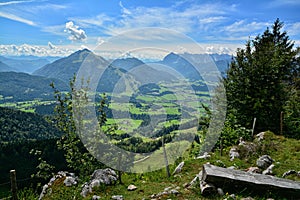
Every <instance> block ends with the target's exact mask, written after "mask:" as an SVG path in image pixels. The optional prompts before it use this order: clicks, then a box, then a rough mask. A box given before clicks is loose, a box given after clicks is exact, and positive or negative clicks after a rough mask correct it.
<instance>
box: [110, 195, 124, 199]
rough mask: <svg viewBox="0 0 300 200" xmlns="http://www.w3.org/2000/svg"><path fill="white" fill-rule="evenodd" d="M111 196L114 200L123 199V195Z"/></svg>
mask: <svg viewBox="0 0 300 200" xmlns="http://www.w3.org/2000/svg"><path fill="white" fill-rule="evenodd" d="M111 198H112V199H114V200H123V199H124V198H123V195H113V196H112V197H111Z"/></svg>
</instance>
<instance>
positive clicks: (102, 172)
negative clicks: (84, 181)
mask: <svg viewBox="0 0 300 200" xmlns="http://www.w3.org/2000/svg"><path fill="white" fill-rule="evenodd" d="M91 180H99V181H100V183H103V184H105V185H111V184H113V183H116V181H117V180H118V176H117V174H116V172H115V171H114V170H112V169H110V168H106V169H97V170H95V171H94V173H93V174H92V178H91Z"/></svg>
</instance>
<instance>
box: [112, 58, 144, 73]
mask: <svg viewBox="0 0 300 200" xmlns="http://www.w3.org/2000/svg"><path fill="white" fill-rule="evenodd" d="M144 64H145V63H144V62H142V61H141V60H139V59H137V58H122V59H116V60H114V61H113V62H112V63H111V65H112V66H114V67H117V68H120V69H125V70H126V71H129V70H130V69H132V68H134V67H138V66H141V65H144Z"/></svg>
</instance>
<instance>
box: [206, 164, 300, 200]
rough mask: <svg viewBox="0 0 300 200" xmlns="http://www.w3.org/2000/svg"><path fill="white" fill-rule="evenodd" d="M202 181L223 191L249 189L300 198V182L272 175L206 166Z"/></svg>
mask: <svg viewBox="0 0 300 200" xmlns="http://www.w3.org/2000/svg"><path fill="white" fill-rule="evenodd" d="M202 180H203V181H205V182H207V183H212V184H213V185H215V186H216V187H220V188H223V189H234V188H236V189H237V188H239V189H241V188H242V189H247V190H251V191H253V192H258V193H259V192H264V193H263V194H266V192H274V193H276V194H279V195H283V196H287V195H289V196H290V197H293V198H295V199H296V198H300V182H299V181H292V180H289V179H283V178H277V177H274V176H270V175H263V174H257V173H249V172H244V171H240V170H234V169H227V168H222V167H217V166H214V165H210V164H204V165H203V170H202Z"/></svg>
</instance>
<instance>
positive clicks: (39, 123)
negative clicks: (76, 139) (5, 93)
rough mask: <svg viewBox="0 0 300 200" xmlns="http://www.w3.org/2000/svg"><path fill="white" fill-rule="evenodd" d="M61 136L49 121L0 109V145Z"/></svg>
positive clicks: (30, 114)
mask: <svg viewBox="0 0 300 200" xmlns="http://www.w3.org/2000/svg"><path fill="white" fill-rule="evenodd" d="M61 135H62V132H61V131H60V130H58V129H57V128H56V127H55V126H54V124H51V122H50V120H46V119H45V118H44V117H42V116H40V115H38V114H35V113H28V112H23V111H19V110H14V109H10V108H3V107H0V143H10V142H22V141H26V140H45V139H51V138H59V137H60V136H61Z"/></svg>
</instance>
